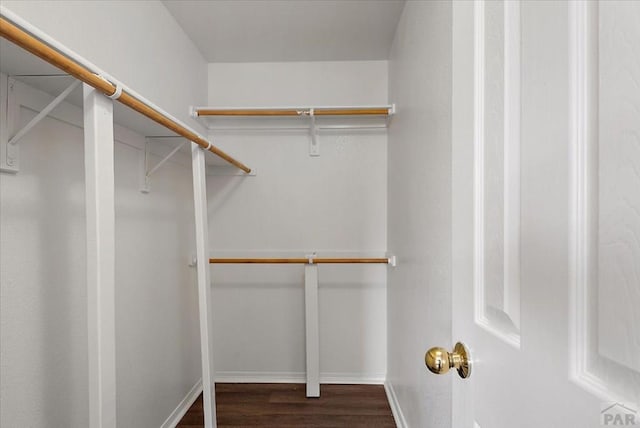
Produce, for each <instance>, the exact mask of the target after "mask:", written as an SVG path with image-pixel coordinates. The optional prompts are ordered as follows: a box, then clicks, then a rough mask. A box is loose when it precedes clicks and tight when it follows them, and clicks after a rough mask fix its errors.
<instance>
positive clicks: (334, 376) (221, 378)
mask: <svg viewBox="0 0 640 428" xmlns="http://www.w3.org/2000/svg"><path fill="white" fill-rule="evenodd" d="M384 380H385V376H384V374H376V373H373V374H371V373H320V383H333V384H356V385H358V384H360V385H363V384H364V385H383V384H384ZM306 381H307V378H306V375H305V373H303V372H240V371H238V372H235V371H234V372H232V371H229V372H217V373H216V382H220V383H305V382H306Z"/></svg>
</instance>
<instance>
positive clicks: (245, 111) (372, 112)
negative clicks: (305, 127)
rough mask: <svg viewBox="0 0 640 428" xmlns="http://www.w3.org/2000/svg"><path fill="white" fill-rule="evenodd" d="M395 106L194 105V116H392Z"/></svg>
mask: <svg viewBox="0 0 640 428" xmlns="http://www.w3.org/2000/svg"><path fill="white" fill-rule="evenodd" d="M394 113H395V106H394V105H393V104H392V105H383V106H322V107H310V106H302V107H231V108H230V107H194V108H193V109H192V114H193V116H195V117H205V116H209V117H211V116H213V117H313V116H341V117H342V116H383V117H384V116H392V115H393V114H394Z"/></svg>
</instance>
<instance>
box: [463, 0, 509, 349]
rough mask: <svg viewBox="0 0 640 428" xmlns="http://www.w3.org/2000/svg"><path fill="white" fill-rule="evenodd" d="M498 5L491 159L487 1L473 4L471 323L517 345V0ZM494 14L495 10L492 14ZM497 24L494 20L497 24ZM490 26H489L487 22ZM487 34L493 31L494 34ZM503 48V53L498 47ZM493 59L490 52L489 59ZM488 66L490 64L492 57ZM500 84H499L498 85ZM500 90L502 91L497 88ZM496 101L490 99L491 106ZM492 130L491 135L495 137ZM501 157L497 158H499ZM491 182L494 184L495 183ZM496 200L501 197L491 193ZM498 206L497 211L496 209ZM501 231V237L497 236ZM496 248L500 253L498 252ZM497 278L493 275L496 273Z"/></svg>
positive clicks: (497, 3) (479, 0)
mask: <svg viewBox="0 0 640 428" xmlns="http://www.w3.org/2000/svg"><path fill="white" fill-rule="evenodd" d="M499 4H501V5H502V7H503V13H502V16H501V18H502V22H503V30H504V31H503V33H502V34H501V35H500V36H502V38H503V41H502V43H500V41H499V40H498V43H497V45H496V46H494V48H495V49H496V51H495V52H491V53H492V54H497V55H498V56H500V55H501V56H502V58H498V59H497V60H498V62H500V60H502V73H503V75H502V77H503V78H502V80H501V81H500V82H497V83H496V82H492V83H496V84H495V85H493V88H494V89H495V88H496V87H497V88H498V92H501V93H500V94H499V95H498V96H500V95H501V96H502V97H503V99H502V104H501V106H500V108H501V109H502V112H501V121H502V129H493V130H492V131H495V132H493V134H497V135H500V133H502V135H501V141H499V140H498V138H496V140H498V141H497V143H498V145H499V148H500V149H501V150H499V151H498V152H497V153H496V151H495V150H493V155H494V157H495V158H496V159H490V157H489V156H488V153H487V152H488V150H487V149H488V143H487V141H486V140H487V138H486V135H487V134H486V132H487V122H488V119H487V117H488V113H487V97H486V93H485V92H486V89H485V85H486V84H487V83H486V77H487V75H489V74H490V73H487V71H486V70H487V65H486V62H487V44H486V39H487V34H486V32H485V20H486V19H487V16H488V15H487V12H486V3H485V2H484V1H483V0H476V1H475V3H474V21H475V28H474V51H475V52H474V104H475V105H474V139H475V144H474V235H475V236H474V238H475V239H474V306H475V322H476V323H477V324H478V325H479V326H481V327H482V328H484V329H485V330H487V331H489V332H490V333H492V334H494V335H495V336H497V337H499V338H500V339H502V340H503V341H505V342H507V343H508V344H510V345H512V346H514V347H516V348H520V332H519V331H520V108H521V100H520V2H519V1H505V2H502V3H499V2H491V3H490V5H491V6H490V7H492V8H493V7H495V6H496V5H499ZM492 17H493V19H495V13H494V15H492ZM498 24H499V23H498ZM492 29H493V25H492ZM492 36H495V34H493V35H492ZM500 49H502V52H500ZM495 59H496V58H495V57H491V58H490V60H491V61H494V60H495ZM492 65H495V63H494V62H492ZM500 86H501V87H502V88H500ZM500 89H502V91H500ZM496 104H500V103H499V102H498V103H493V105H492V107H495V106H496ZM489 113H490V114H491V115H492V116H491V119H494V120H495V119H496V115H498V116H500V112H499V111H497V112H496V110H495V109H493V108H492V109H491V111H490V112H489ZM493 134H492V136H494V135H493ZM490 143H493V148H494V149H495V147H497V146H498V145H497V144H496V141H491V142H490ZM500 157H502V159H500ZM500 160H501V161H502V162H501V164H502V165H501V166H502V171H501V176H500V177H496V176H495V175H494V176H493V177H490V179H491V182H492V183H490V184H494V185H495V184H496V182H497V181H501V183H500V185H501V188H500V189H499V190H500V191H501V192H502V195H501V198H502V201H501V203H498V206H497V208H498V210H499V211H495V210H493V211H492V214H493V215H494V217H497V218H498V224H497V226H496V225H495V224H494V225H492V224H490V220H488V219H487V211H486V210H487V208H489V209H493V208H494V207H492V206H489V205H488V204H487V194H488V191H487V187H488V186H487V173H488V172H490V171H491V172H493V171H492V170H493V169H494V168H487V163H488V162H489V161H493V163H495V164H499V163H500ZM494 187H495V186H494ZM496 199H497V200H498V202H500V201H499V200H500V196H498V197H497V198H496ZM500 211H501V212H500ZM488 227H491V228H493V229H494V230H496V229H497V230H499V233H498V236H490V237H489V241H488V239H487V236H486V235H487V234H486V230H487V228H488ZM500 234H501V235H502V236H501V237H500V236H499V235H500ZM500 253H501V254H500ZM496 257H498V258H500V260H499V263H500V264H501V265H502V266H501V269H500V267H498V268H497V269H496V266H495V264H496V263H495V261H496ZM490 260H491V261H493V263H492V265H493V269H492V272H491V273H492V274H493V275H492V276H491V281H488V280H487V269H486V267H487V266H488V264H489V261H490ZM496 277H497V278H496Z"/></svg>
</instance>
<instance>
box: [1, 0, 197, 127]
mask: <svg viewBox="0 0 640 428" xmlns="http://www.w3.org/2000/svg"><path fill="white" fill-rule="evenodd" d="M2 6H4V7H6V8H7V9H9V10H10V11H12V12H14V13H16V14H17V15H19V16H20V17H22V18H24V19H26V20H27V21H29V22H30V23H31V24H33V25H35V26H37V27H38V28H40V29H41V30H43V31H45V32H46V33H48V34H49V35H50V36H52V37H54V38H55V39H57V40H58V41H59V42H61V43H63V44H64V45H66V46H67V47H69V48H71V49H73V50H74V51H76V52H77V53H79V54H80V55H82V56H84V57H85V58H87V59H88V60H89V61H91V62H93V63H94V64H95V65H97V66H98V67H100V68H102V69H103V70H104V71H106V72H107V73H109V74H110V75H112V76H113V77H115V78H117V79H119V80H120V81H121V82H122V83H124V84H126V85H128V86H129V87H130V88H132V89H133V90H135V91H136V92H138V93H139V94H141V95H142V96H144V97H146V98H147V99H149V100H150V101H152V102H153V103H155V104H157V105H158V106H159V107H161V108H163V109H164V110H166V111H167V112H169V113H171V114H173V115H174V116H175V117H177V118H179V119H181V120H183V121H184V122H186V123H188V124H190V125H192V126H194V127H198V126H199V125H198V124H197V123H196V122H195V120H193V119H192V118H191V117H190V116H189V106H190V105H198V104H202V103H204V102H205V101H206V94H207V92H206V87H207V74H206V62H205V60H204V59H203V58H202V55H201V54H200V52H199V51H198V50H197V48H196V47H195V46H194V45H193V43H192V42H191V40H190V39H189V38H188V37H187V35H186V34H185V33H184V31H183V30H182V28H181V27H180V26H179V25H178V23H177V22H176V21H175V20H174V18H173V16H172V15H171V14H170V13H169V11H168V10H167V9H166V8H165V7H164V5H163V4H162V3H161V2H159V1H140V0H126V1H118V0H109V1H105V0H96V1H67V0H60V1H28V0H27V1H23V0H21V1H15V0H2Z"/></svg>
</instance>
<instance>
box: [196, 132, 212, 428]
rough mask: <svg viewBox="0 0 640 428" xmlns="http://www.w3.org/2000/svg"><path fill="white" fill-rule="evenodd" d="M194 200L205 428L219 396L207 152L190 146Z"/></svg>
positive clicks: (210, 425) (209, 423) (209, 422)
mask: <svg viewBox="0 0 640 428" xmlns="http://www.w3.org/2000/svg"><path fill="white" fill-rule="evenodd" d="M191 155H192V157H191V160H192V172H193V201H194V204H195V220H196V259H197V263H196V270H197V273H198V302H199V303H198V307H199V310H200V353H201V360H202V395H203V405H204V409H203V410H204V426H205V428H215V427H216V426H217V424H216V403H215V401H216V393H215V382H214V379H213V375H214V370H213V341H212V340H211V335H212V333H213V330H212V325H211V322H212V305H211V287H210V283H209V251H208V248H209V224H208V218H207V175H206V168H205V159H204V157H205V152H204V151H203V150H202V149H201V148H200V146H198V145H197V144H195V143H191Z"/></svg>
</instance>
